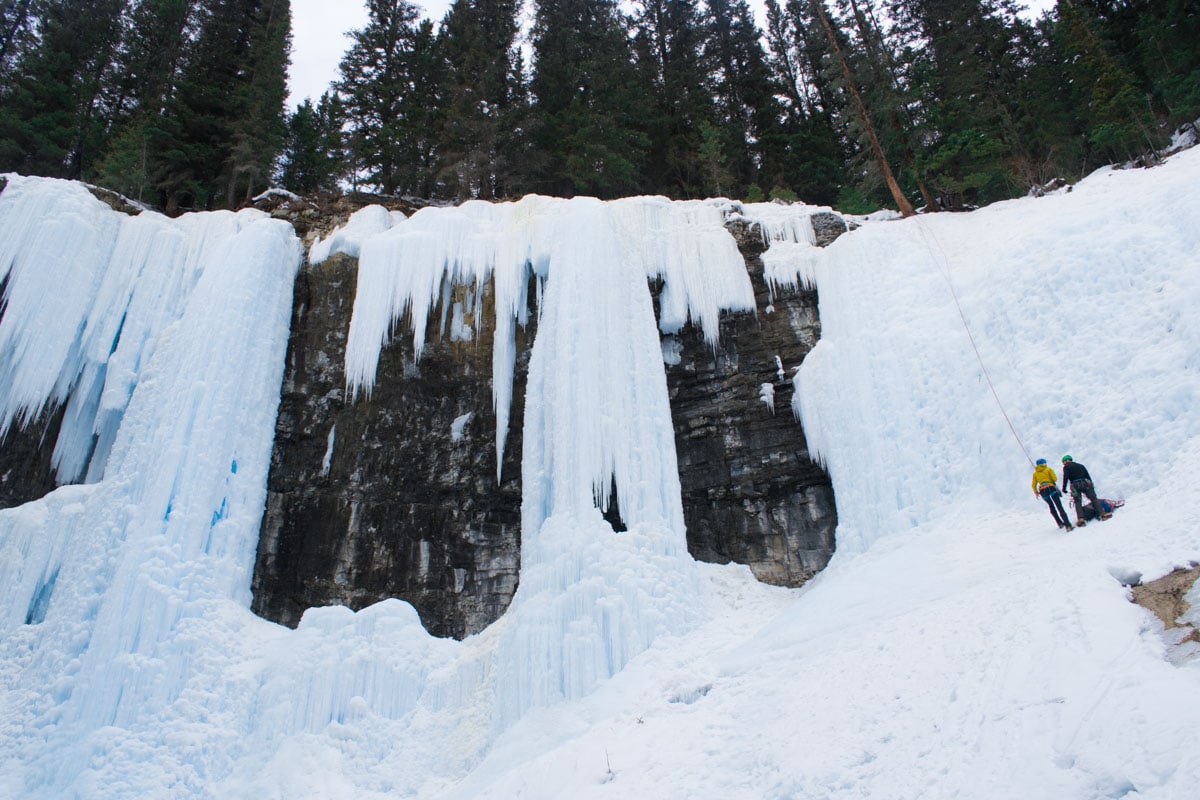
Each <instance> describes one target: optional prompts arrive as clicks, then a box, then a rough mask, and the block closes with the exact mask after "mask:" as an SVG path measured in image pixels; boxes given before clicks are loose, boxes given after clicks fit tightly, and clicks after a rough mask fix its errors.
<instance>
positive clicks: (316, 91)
mask: <svg viewBox="0 0 1200 800" xmlns="http://www.w3.org/2000/svg"><path fill="white" fill-rule="evenodd" d="M450 3H451V0H424V2H418V3H417V5H418V6H421V7H422V8H424V9H425V13H426V16H428V17H430V18H431V19H433V20H435V21H437V20H441V18H442V17H443V16H445V14H446V10H447V9H449V8H450ZM1026 5H1028V6H1029V8H1030V9H1031V11H1033V12H1040V11H1041V10H1044V9H1048V8H1051V7H1053V6H1054V0H1027V3H1026ZM750 6H751V7H752V8H753V9H754V13H755V15H756V17H757V18H758V20H759V22H760V24H761V23H762V22H764V21H765V19H766V14H765V12H764V11H763V10H762V9H763V8H764V4H763V2H762V0H750ZM366 20H367V9H366V5H365V4H364V3H362V2H358V0H292V35H293V41H292V68H291V80H290V88H291V99H290V102H289V104H290V105H293V106H294V105H296V104H298V103H299V102H300V101H301V100H303V99H304V98H305V97H311V98H313V99H314V100H315V99H316V98H318V97H320V96H321V93H322V92H324V91H325V90H326V89H327V88H329V84H330V82H331V81H333V79H334V78H335V77H336V76H337V65H338V62H339V61H340V60H341V58H342V54H343V53H345V52H346V50H347V48H349V46H350V40H349V39H348V38H347V37H346V35H345V34H346V32H347V31H350V30H353V29H354V28H359V27H361V26H362V25H363V24H364V23H365V22H366Z"/></svg>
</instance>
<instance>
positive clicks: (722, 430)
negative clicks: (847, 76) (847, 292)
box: [667, 215, 846, 586]
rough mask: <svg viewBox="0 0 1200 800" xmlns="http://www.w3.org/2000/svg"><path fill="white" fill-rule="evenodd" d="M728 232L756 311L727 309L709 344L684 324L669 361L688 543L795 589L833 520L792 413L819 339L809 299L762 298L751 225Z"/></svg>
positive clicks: (826, 487) (829, 492)
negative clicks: (797, 383) (797, 384)
mask: <svg viewBox="0 0 1200 800" xmlns="http://www.w3.org/2000/svg"><path fill="white" fill-rule="evenodd" d="M829 216H833V215H829ZM831 227H832V226H831V225H828V224H825V225H823V226H822V229H823V230H826V231H828V230H829V229H830V228H831ZM845 230H846V227H845V223H841V231H842V232H845ZM730 232H731V233H732V234H733V236H734V238H735V239H736V240H737V242H738V245H739V247H740V248H741V250H742V254H743V255H744V256H745V257H746V263H747V267H748V269H749V271H750V277H751V281H752V283H753V285H754V290H755V295H756V298H757V303H756V305H757V306H758V309H759V313H758V314H757V315H750V314H725V315H724V316H723V318H722V321H721V338H720V342H719V343H718V345H717V347H716V349H715V350H714V349H713V348H712V347H710V346H709V345H708V344H707V343H706V342H705V341H704V337H703V335H702V334H701V332H700V331H698V330H695V329H693V328H688V329H685V330H684V331H683V332H681V334H680V335H679V337H678V339H679V341H680V343H681V344H682V351H681V353H680V358H679V363H678V364H676V365H673V366H669V367H668V369H667V385H668V387H669V389H670V393H671V410H672V414H673V416H674V420H675V442H676V446H675V449H676V453H677V455H678V459H679V479H680V483H681V484H682V487H683V507H684V519H685V521H686V523H687V536H688V549H689V550H690V551H691V553H692V555H693V556H695V557H696V558H698V559H700V560H702V561H712V562H717V563H726V562H729V561H736V562H738V563H742V564H747V565H749V566H750V568H751V570H752V571H753V572H754V574H755V576H756V577H758V579H759V580H762V581H765V582H768V583H775V584H782V585H787V586H799V585H800V584H802V583H804V582H805V581H806V580H808V579H809V578H810V577H812V575H813V574H814V573H816V572H817V571H819V570H820V569H822V568H823V567H824V566H825V565H826V564H827V563H828V562H829V559H830V557H831V556H832V555H833V550H834V530H835V528H836V527H837V511H836V508H835V506H834V499H833V486H832V484H831V483H830V480H829V476H828V475H827V474H826V473H825V471H824V470H823V469H822V468H821V467H820V466H819V465H817V464H815V463H813V461H812V459H811V458H810V457H809V455H808V449H807V445H806V443H805V440H804V433H803V431H802V430H801V428H800V425H799V423H798V422H797V421H796V420H795V418H794V416H793V414H792V410H791V400H792V394H793V388H792V382H791V379H792V375H793V374H794V370H795V368H797V367H799V366H800V362H801V361H803V360H804V357H805V356H806V355H808V352H809V350H811V349H812V348H813V346H814V345H815V344H816V342H817V339H818V338H819V337H820V320H819V319H818V318H817V296H816V293H815V292H812V291H801V292H789V293H786V294H784V295H782V296H776V297H774V298H772V297H770V296H769V290H768V287H767V285H766V282H765V280H764V279H763V265H762V260H761V258H760V256H761V254H762V252H763V251H764V250H765V249H766V245H765V243H764V242H763V239H762V236H761V233H760V231H759V229H758V228H757V227H755V226H749V225H746V224H745V223H733V224H731V226H730ZM768 309H771V310H770V311H769V312H768ZM777 358H778V361H777V360H776V359H777ZM764 385H767V386H769V387H770V390H769V392H768V394H769V395H770V398H769V399H770V400H771V403H772V404H773V408H772V407H771V406H769V405H768V402H767V400H766V399H764V398H763V386H764Z"/></svg>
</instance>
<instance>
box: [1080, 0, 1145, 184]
mask: <svg viewBox="0 0 1200 800" xmlns="http://www.w3.org/2000/svg"><path fill="white" fill-rule="evenodd" d="M1057 12H1058V20H1059V23H1058V33H1059V36H1060V37H1061V39H1060V42H1061V46H1062V49H1063V51H1064V52H1065V53H1066V54H1067V56H1068V58H1069V63H1070V69H1069V72H1068V74H1069V75H1070V77H1071V80H1072V85H1073V86H1074V88H1075V94H1076V101H1077V102H1076V110H1077V113H1079V114H1080V116H1081V118H1082V119H1083V120H1084V122H1085V125H1086V127H1087V130H1088V140H1089V142H1090V144H1091V145H1092V147H1093V148H1094V150H1095V153H1096V156H1098V158H1099V159H1100V160H1102V161H1126V160H1131V159H1134V158H1137V157H1139V156H1142V155H1145V154H1149V153H1152V152H1153V150H1154V147H1155V136H1154V132H1153V131H1154V121H1153V118H1152V115H1151V113H1150V108H1149V105H1148V103H1147V102H1146V100H1145V99H1144V95H1142V93H1141V92H1139V91H1138V88H1137V85H1136V83H1135V80H1134V76H1133V75H1132V74H1131V73H1130V71H1129V70H1128V69H1126V68H1125V66H1124V65H1123V64H1122V60H1121V58H1120V57H1119V55H1118V53H1117V52H1116V50H1115V48H1114V47H1113V46H1112V45H1110V44H1109V43H1108V42H1106V41H1105V40H1104V38H1103V37H1102V36H1101V34H1100V25H1099V21H1098V20H1097V18H1096V17H1095V15H1094V14H1092V13H1091V12H1090V11H1089V10H1088V9H1087V8H1085V7H1084V6H1083V5H1082V4H1079V3H1074V2H1071V1H1070V0H1060V2H1059V3H1058V8H1057Z"/></svg>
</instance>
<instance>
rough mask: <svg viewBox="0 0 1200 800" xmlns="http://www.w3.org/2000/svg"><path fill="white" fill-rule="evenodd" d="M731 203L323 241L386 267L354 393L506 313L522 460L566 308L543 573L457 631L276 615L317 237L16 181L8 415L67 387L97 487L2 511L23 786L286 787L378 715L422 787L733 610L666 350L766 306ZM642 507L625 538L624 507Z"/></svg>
mask: <svg viewBox="0 0 1200 800" xmlns="http://www.w3.org/2000/svg"><path fill="white" fill-rule="evenodd" d="M726 212H727V207H726V205H725V204H723V203H701V202H693V203H672V202H669V201H666V200H663V199H661V198H634V199H629V200H624V201H617V202H611V203H602V202H599V201H597V200H592V199H587V198H579V199H575V200H569V201H567V200H556V199H550V198H544V197H529V198H526V199H524V200H522V201H520V202H516V203H505V204H486V203H468V204H466V205H464V206H462V207H460V208H452V209H436V208H429V209H424V210H422V211H419V212H417V213H416V214H414V215H413V216H412V217H411V218H408V219H405V218H404V217H403V216H402V215H399V214H394V213H390V212H387V211H386V210H384V209H382V208H378V207H372V208H367V209H364V210H363V211H360V212H359V213H358V214H356V215H355V216H354V217H353V218H352V219H351V220H350V221H349V223H348V224H347V225H346V226H345V227H344V228H343V229H340V230H338V231H335V232H334V233H333V235H331V236H330V237H329V239H327V240H325V241H322V242H318V243H317V244H316V245H315V246H314V247H313V251H312V253H311V258H312V259H313V260H320V259H323V258H327V257H328V256H329V255H330V254H331V253H333V252H346V253H349V254H351V255H358V256H359V258H360V271H359V286H358V294H357V297H356V301H355V307H354V313H353V320H352V323H351V328H350V332H349V341H348V347H347V364H346V366H347V375H348V387H347V388H348V391H349V393H350V394H351V396H355V395H358V394H360V393H369V392H370V390H371V386H372V384H373V381H374V378H375V369H376V365H377V362H378V357H379V352H380V349H381V348H382V347H383V346H384V345H385V344H386V341H387V339H388V338H389V336H390V334H391V332H392V330H393V329H394V327H395V325H396V322H397V321H398V320H400V319H401V318H405V317H406V318H407V319H409V320H410V321H411V335H412V342H413V348H414V352H415V353H416V355H417V357H419V355H420V351H421V348H422V346H423V344H424V342H425V340H426V337H427V336H428V335H431V334H435V335H442V336H447V337H449V338H451V339H458V340H463V339H467V338H470V337H471V336H473V332H474V331H475V330H478V329H479V328H480V327H481V326H485V325H486V326H490V327H492V328H493V329H494V330H495V333H496V335H495V337H494V338H495V349H494V353H493V361H494V366H495V380H494V385H495V389H494V391H495V396H494V402H495V406H496V410H497V417H498V419H499V423H498V424H499V427H500V436H499V437H498V447H499V448H500V449H499V450H498V452H497V456H499V455H500V454H501V453H502V448H503V446H504V440H503V432H504V431H505V430H506V429H507V425H508V419H507V418H508V408H509V404H510V402H511V393H512V372H513V364H514V361H515V344H514V341H515V340H514V336H515V331H516V327H517V326H518V325H525V324H526V323H528V321H529V318H530V315H531V314H532V313H535V312H536V313H537V314H538V315H539V324H538V333H537V337H536V341H535V343H534V347H533V354H532V357H531V363H530V370H529V383H528V387H527V390H526V404H525V419H524V423H523V424H524V430H525V436H524V442H525V448H524V453H523V464H522V477H523V485H524V497H523V503H522V517H523V531H524V533H523V536H522V573H521V582H520V588H519V590H518V593H517V596H516V597H515V598H514V601H513V604H512V607H511V608H510V611H509V613H508V614H507V615H506V616H505V618H503V619H502V620H501V621H500V622H499V623H497V624H496V625H495V626H493V628H492V629H490V630H489V631H486V632H485V633H484V634H483V635H482V636H481V637H479V641H478V642H475V643H455V642H448V641H439V640H436V639H433V638H431V637H429V636H428V635H427V634H426V633H425V632H424V630H423V629H422V627H421V625H420V622H419V620H418V619H417V617H416V614H415V612H414V611H413V609H412V608H411V607H410V606H408V605H407V604H405V603H401V602H399V601H389V602H385V603H380V604H378V605H377V606H375V607H373V608H371V609H367V610H364V611H363V612H360V613H358V614H352V613H350V612H349V611H347V610H345V609H313V610H311V611H310V612H309V613H307V614H306V615H305V617H304V619H303V620H302V622H301V624H300V626H299V628H298V629H297V630H296V631H294V632H290V631H286V630H283V629H280V628H278V627H277V626H274V625H272V624H270V623H266V622H263V621H261V620H258V619H257V618H255V617H253V616H252V615H251V614H250V613H249V611H248V610H247V609H248V606H249V584H250V573H251V570H252V568H253V563H254V553H255V546H256V542H257V532H258V531H257V528H258V523H259V520H260V519H261V515H262V509H263V505H264V502H265V491H266V489H265V486H266V472H267V468H268V463H269V451H270V442H271V436H272V435H273V431H274V415H275V411H276V409H277V406H278V402H279V388H280V381H281V378H282V369H283V361H284V358H283V356H284V350H285V348H286V341H287V324H288V321H289V317H290V299H291V286H292V280H293V277H294V272H295V269H296V267H297V264H298V261H299V244H298V242H297V240H296V239H295V236H294V234H293V233H292V231H291V229H290V227H288V226H287V225H286V224H285V223H282V222H279V221H275V220H271V219H270V218H268V217H267V216H266V215H265V214H262V213H260V212H256V211H247V212H242V213H239V214H232V213H214V214H195V215H187V216H185V217H182V218H180V219H178V220H169V219H167V218H165V217H162V216H160V215H157V214H154V213H152V212H144V213H142V214H141V215H140V216H137V217H127V216H124V215H121V214H118V213H116V212H113V211H111V210H110V209H108V208H107V207H106V206H104V205H103V204H102V203H100V202H99V201H97V200H96V199H94V198H93V197H91V196H90V194H89V193H88V192H87V191H86V190H85V189H83V188H82V187H80V186H78V185H76V184H71V183H65V182H59V181H50V180H41V179H28V178H22V177H20V176H15V175H13V176H8V186H7V188H6V190H5V191H4V192H3V193H2V194H0V280H3V281H5V282H6V283H5V285H6V295H5V297H6V306H5V310H4V317H3V319H2V321H0V375H3V377H4V382H3V384H2V388H0V414H2V416H0V426H2V429H3V430H7V429H9V428H11V427H13V426H20V425H23V424H26V423H27V422H29V421H30V420H32V419H33V418H35V417H37V416H38V415H39V414H41V413H42V412H44V411H46V410H47V409H50V408H52V407H55V406H59V405H63V404H65V405H66V421H65V422H64V424H63V428H62V433H61V434H60V436H59V439H58V442H57V444H56V450H55V464H56V466H57V468H58V471H59V476H60V479H61V480H62V481H75V480H81V479H86V481H87V483H86V484H84V485H75V486H64V487H62V488H60V489H58V490H56V491H54V492H52V493H51V494H49V495H47V496H46V497H45V498H42V499H41V500H37V501H34V502H31V503H27V504H26V505H24V506H21V507H19V508H16V509H10V510H6V511H0V553H2V554H3V560H2V561H0V601H2V603H3V605H2V606H0V610H2V612H3V618H2V628H0V635H3V636H4V637H5V640H6V643H7V644H9V645H11V647H12V648H15V649H13V650H12V652H14V653H19V654H21V655H19V656H17V657H6V658H2V659H0V702H2V703H3V706H4V707H5V708H8V709H12V710H13V713H12V714H11V715H9V716H8V717H6V719H5V721H4V722H2V723H0V738H2V740H3V741H4V742H5V743H6V748H8V749H7V754H0V758H2V759H3V763H0V774H2V775H3V776H4V777H2V778H0V795H5V794H6V793H7V794H11V795H13V796H22V797H34V798H37V797H58V796H63V795H72V794H78V795H82V796H103V795H104V794H105V793H106V792H107V793H108V794H111V795H114V796H130V795H131V794H142V793H145V794H153V793H155V791H157V790H158V788H159V787H162V786H165V785H168V784H171V785H174V786H176V787H177V789H178V790H179V791H180V792H182V793H184V794H187V795H196V796H221V794H222V792H223V791H225V790H223V789H222V786H226V787H228V786H231V785H236V786H238V787H240V788H239V789H238V790H236V791H235V792H234V793H235V794H240V793H241V792H242V791H243V790H244V789H245V787H255V786H259V785H260V784H262V782H263V781H265V782H266V783H265V784H262V785H263V786H264V787H269V786H271V785H274V784H273V783H272V781H273V780H276V779H278V775H277V773H278V772H279V771H282V770H285V769H286V765H288V764H289V763H290V761H289V754H291V753H293V752H294V748H295V747H296V746H297V745H296V743H297V742H298V741H301V740H299V739H297V738H296V737H301V736H304V735H312V734H324V733H326V732H328V731H329V730H330V729H331V726H339V725H350V724H353V725H357V726H366V728H371V729H373V730H374V731H375V734H376V735H377V736H376V738H374V739H373V741H375V742H377V745H378V746H384V745H385V744H386V743H387V742H391V741H401V740H402V741H403V742H405V746H404V748H403V752H402V753H401V752H400V751H396V752H388V753H381V754H378V755H377V756H376V757H378V758H381V759H383V760H385V761H386V760H389V759H390V760H395V759H398V758H403V759H406V760H411V759H413V758H417V761H419V762H420V765H419V767H417V768H414V769H413V770H411V771H410V772H408V773H404V775H405V777H393V778H392V779H391V780H392V782H391V783H390V784H389V785H390V789H387V791H391V790H396V791H400V792H401V793H404V792H410V793H411V792H414V791H417V790H418V789H419V788H420V787H421V785H422V783H423V782H424V781H427V780H429V779H430V777H431V776H433V775H455V774H463V773H464V772H465V771H466V770H468V769H469V768H470V767H471V766H472V765H473V764H475V763H477V762H478V761H479V759H480V758H481V757H482V755H483V754H484V753H485V752H486V751H487V749H488V747H489V746H490V744H491V742H493V741H495V740H496V738H497V737H498V736H500V735H501V734H502V733H503V732H504V731H505V730H507V729H509V728H510V727H511V726H513V725H514V724H516V722H517V721H518V720H520V719H521V718H522V717H524V716H525V715H527V714H528V713H529V712H530V711H531V710H533V709H537V708H542V707H548V706H553V705H555V704H556V703H559V702H561V701H563V700H572V699H578V698H580V697H582V696H583V695H585V694H586V693H588V692H589V691H591V690H592V689H593V688H594V687H595V686H596V684H597V683H598V682H599V681H602V680H604V679H606V678H609V677H611V676H613V675H615V674H616V673H617V672H619V671H620V670H621V669H622V668H623V667H624V666H625V665H626V664H627V663H628V662H629V660H630V659H632V658H634V657H635V656H636V655H638V654H639V653H641V652H643V651H644V650H645V649H646V648H647V647H648V646H649V645H650V644H651V643H652V642H653V641H654V640H655V639H656V638H658V637H660V636H662V635H663V634H679V633H682V632H684V631H686V630H688V629H689V628H690V627H692V626H693V625H694V624H695V622H696V621H697V620H698V619H699V618H700V615H702V613H703V608H704V603H703V600H702V597H701V595H702V593H701V591H700V590H699V588H698V585H697V583H696V575H695V570H694V563H693V562H692V560H691V558H690V556H689V555H688V553H687V549H686V542H685V537H684V526H683V512H682V505H681V499H680V489H679V479H678V474H677V468H676V463H675V450H674V433H673V428H672V424H671V418H670V408H669V404H668V400H667V390H666V380H665V374H664V358H665V357H668V356H667V353H668V350H669V349H670V348H668V347H666V346H665V345H664V344H663V340H664V339H666V340H668V341H671V342H674V341H676V340H675V337H674V336H672V335H671V334H673V333H674V332H676V331H678V330H679V329H680V328H681V327H682V326H683V325H685V324H686V323H688V322H689V321H691V322H693V323H694V324H697V325H699V326H701V328H702V329H703V331H704V334H705V336H706V337H707V338H708V339H709V340H710V341H714V342H715V341H716V337H717V332H718V321H719V315H720V313H721V312H722V311H723V310H726V309H737V310H745V311H750V310H753V308H754V295H753V292H752V289H751V286H750V282H749V278H748V276H747V273H746V270H745V267H744V265H743V263H742V260H741V257H740V255H739V253H738V251H737V248H736V246H735V244H734V241H733V239H732V237H731V236H730V235H729V233H728V232H727V231H726V230H725V229H724V227H723V226H724V220H725V215H726ZM652 281H661V292H660V296H659V303H660V315H659V320H658V321H657V322H656V320H655V314H654V308H653V302H652V298H651V293H650V289H651V287H650V284H651V282H652ZM456 285H458V286H461V285H465V290H464V291H463V292H457V293H455V294H454V295H453V298H454V299H452V297H451V291H450V290H451V288H452V287H454V286H456ZM531 288H533V289H536V291H535V292H534V295H535V296H536V298H537V300H538V305H537V307H536V309H534V308H530V307H529V305H528V304H527V298H528V297H529V295H530V290H531ZM486 292H491V293H493V297H494V300H495V302H494V303H493V304H491V306H487V304H485V303H484V302H482V298H483V297H484V295H485V293H486ZM439 306H440V308H441V318H440V322H437V321H434V320H431V319H430V317H431V315H432V314H433V312H434V310H435V309H437V308H438V307H439ZM485 307H494V308H495V309H496V313H495V318H494V319H482V318H481V316H482V312H483V309H484V308H485ZM434 325H436V326H437V328H436V330H431V328H432V327H433V326H434ZM469 421H470V416H469V415H468V416H464V417H462V418H460V419H459V420H456V422H455V426H454V430H453V431H452V435H454V436H455V437H461V436H462V435H463V434H464V431H465V428H466V426H467V425H468V424H469ZM334 437H335V432H334V431H332V430H331V431H330V434H329V439H328V442H327V443H326V445H327V446H326V448H325V454H324V457H323V459H322V464H321V470H322V472H326V471H327V470H328V469H329V464H330V460H331V458H332V455H333V445H334V443H335V438H334ZM614 486H615V487H616V491H617V495H618V497H617V498H612V497H611V496H610V494H611V491H612V489H613V487H614ZM614 499H616V500H619V506H620V513H621V515H622V517H623V519H624V521H625V523H626V524H627V525H628V531H627V532H623V533H621V534H617V533H614V531H613V530H612V528H611V526H610V525H609V524H608V523H607V522H606V521H605V520H604V519H603V517H602V516H601V511H600V509H602V508H607V507H608V505H609V503H610V502H611V501H614ZM481 697H483V698H490V699H484V700H480V698H481ZM421 720H424V722H421ZM191 731H201V733H200V734H198V735H195V736H193V735H192V733H190V732H191ZM10 745H11V747H9V746H10ZM349 757H350V756H348V758H349ZM355 757H358V756H355ZM362 757H364V758H370V757H371V756H370V755H369V754H363V755H362ZM264 763H266V768H265V771H264ZM401 772H403V771H401ZM264 775H265V776H266V777H263V776H264ZM222 776H230V777H229V778H227V779H226V778H222ZM271 776H275V778H272V777H271ZM231 781H232V782H233V783H230V782H231ZM281 782H284V783H286V781H281ZM101 787H117V788H109V789H102V788H101ZM272 791H273V790H271V789H269V788H263V793H264V794H270V793H271V792H272ZM381 791H384V789H381Z"/></svg>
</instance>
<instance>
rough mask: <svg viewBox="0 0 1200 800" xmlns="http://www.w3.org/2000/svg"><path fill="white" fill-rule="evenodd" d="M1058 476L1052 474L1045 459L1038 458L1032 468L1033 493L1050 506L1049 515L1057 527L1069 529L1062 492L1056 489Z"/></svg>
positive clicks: (1069, 524) (1069, 522)
mask: <svg viewBox="0 0 1200 800" xmlns="http://www.w3.org/2000/svg"><path fill="white" fill-rule="evenodd" d="M1057 484H1058V476H1057V475H1055V474H1054V470H1052V469H1050V467H1048V466H1046V459H1044V458H1039V459H1038V460H1037V466H1036V467H1034V469H1033V493H1034V494H1036V495H1037V496H1038V497H1041V498H1042V499H1043V500H1045V501H1046V505H1048V506H1050V516H1052V517H1054V521H1055V522H1057V523H1058V527H1060V528H1062V529H1064V530H1068V531H1069V530H1071V527H1072V526H1071V521H1070V520H1069V519H1067V512H1066V510H1065V509H1063V506H1062V500H1061V499H1060V498H1061V497H1062V493H1061V492H1059V491H1058V486H1057Z"/></svg>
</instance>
